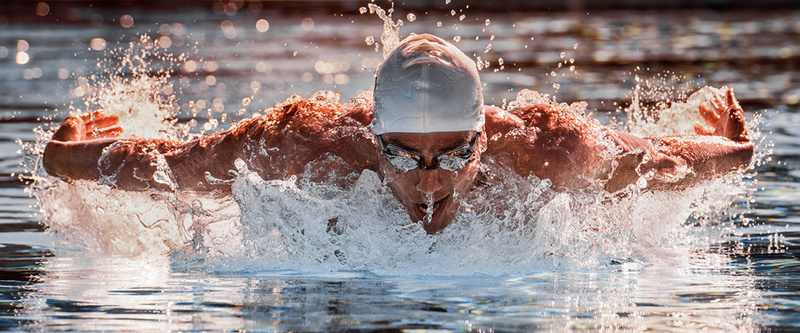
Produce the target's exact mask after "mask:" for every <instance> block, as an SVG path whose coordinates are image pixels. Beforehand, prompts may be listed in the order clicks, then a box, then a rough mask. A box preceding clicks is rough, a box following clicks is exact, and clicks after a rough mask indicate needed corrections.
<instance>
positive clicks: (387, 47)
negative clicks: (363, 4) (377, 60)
mask: <svg viewBox="0 0 800 333" xmlns="http://www.w3.org/2000/svg"><path fill="white" fill-rule="evenodd" d="M368 6H369V12H370V13H375V14H376V15H378V17H379V18H380V19H381V20H383V32H382V33H381V43H383V58H384V59H386V58H388V57H389V54H390V53H392V51H393V50H394V49H395V48H397V46H398V45H400V27H402V26H403V20H397V22H394V21H392V12H394V3H392V8H390V9H388V10H383V8H381V7H380V6H378V5H376V4H374V3H370V4H369V5H368Z"/></svg>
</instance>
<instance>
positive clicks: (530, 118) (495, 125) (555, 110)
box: [486, 104, 605, 188]
mask: <svg viewBox="0 0 800 333" xmlns="http://www.w3.org/2000/svg"><path fill="white" fill-rule="evenodd" d="M486 111H487V112H486V131H487V136H488V137H489V142H488V147H487V153H488V154H497V155H505V156H508V157H509V158H510V161H511V162H513V164H514V169H515V170H517V172H518V173H520V174H521V175H523V176H527V175H529V174H534V175H536V176H537V177H539V178H541V179H545V178H547V179H550V180H552V181H553V184H554V186H555V187H556V188H564V187H584V186H585V184H584V181H583V180H582V178H583V177H584V176H586V175H587V174H589V173H590V172H591V170H593V169H594V168H595V167H596V163H597V160H598V158H597V157H598V153H599V150H598V147H597V144H596V139H597V138H598V137H600V136H601V135H602V134H603V133H604V132H605V128H604V127H603V126H601V125H600V124H599V123H598V122H597V121H595V120H594V119H592V118H590V117H587V116H585V115H582V114H578V113H576V112H574V111H572V110H569V109H567V108H566V107H561V106H553V105H549V104H535V105H529V106H525V107H521V108H517V109H512V110H503V109H497V108H491V109H487V110H486Z"/></svg>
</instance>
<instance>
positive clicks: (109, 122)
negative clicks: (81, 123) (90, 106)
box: [86, 115, 119, 129]
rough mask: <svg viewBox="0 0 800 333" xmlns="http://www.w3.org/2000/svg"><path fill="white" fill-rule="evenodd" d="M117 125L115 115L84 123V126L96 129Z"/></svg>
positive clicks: (117, 120) (117, 121) (117, 118)
mask: <svg viewBox="0 0 800 333" xmlns="http://www.w3.org/2000/svg"><path fill="white" fill-rule="evenodd" d="M117 124H119V117H118V116H116V115H112V116H106V115H103V117H98V118H95V120H93V121H88V122H86V126H95V127H97V128H100V129H102V128H106V127H111V126H115V125H117Z"/></svg>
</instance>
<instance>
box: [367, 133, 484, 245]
mask: <svg viewBox="0 0 800 333" xmlns="http://www.w3.org/2000/svg"><path fill="white" fill-rule="evenodd" d="M475 135H477V133H476V132H475V131H464V132H440V133H387V134H384V135H382V138H383V140H384V141H385V143H387V144H393V145H395V146H398V147H400V148H403V149H404V150H406V151H408V152H411V153H415V154H417V155H419V156H420V157H422V161H421V162H422V164H423V165H425V166H432V165H434V164H435V161H434V159H435V158H436V157H437V156H439V155H440V154H442V153H446V152H449V151H452V150H453V149H455V148H458V147H460V146H464V145H466V144H468V143H469V142H471V141H472V139H473V138H474V136H475ZM483 142H485V137H483V136H482V137H481V140H480V141H479V147H480V146H482V145H483ZM480 157H481V149H476V150H475V155H473V157H472V160H471V161H470V162H469V163H467V165H466V166H465V167H464V168H463V169H461V170H459V171H457V172H453V171H448V170H445V169H442V168H436V169H433V170H422V169H420V168H416V169H414V170H411V171H408V172H406V173H403V172H401V171H399V170H397V169H395V167H394V166H392V165H391V164H390V163H389V162H388V161H387V159H385V158H383V159H380V162H379V165H380V173H381V174H382V175H383V177H384V180H385V181H386V182H387V184H388V185H389V187H390V188H391V189H392V191H393V193H394V195H395V197H397V199H398V200H399V201H400V202H401V203H402V204H403V206H404V207H405V208H406V211H408V214H409V215H410V216H411V219H412V220H415V221H420V222H422V224H423V226H424V228H425V231H427V232H428V233H435V232H438V231H441V230H442V229H444V228H445V227H446V226H447V225H448V224H450V221H452V220H453V217H454V216H455V213H456V212H457V211H458V206H459V200H458V198H459V197H463V195H465V194H466V193H467V192H468V191H469V190H470V188H471V187H472V186H473V184H474V183H475V177H476V176H477V174H478V171H479V169H480ZM431 204H432V205H433V207H432V208H431V207H429V205H431ZM426 210H428V211H430V210H432V213H431V214H430V216H426V215H427V214H428V213H426Z"/></svg>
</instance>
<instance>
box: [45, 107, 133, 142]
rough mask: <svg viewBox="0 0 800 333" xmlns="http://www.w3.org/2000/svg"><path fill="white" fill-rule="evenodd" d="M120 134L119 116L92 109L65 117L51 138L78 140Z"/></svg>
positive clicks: (63, 140) (67, 140)
mask: <svg viewBox="0 0 800 333" xmlns="http://www.w3.org/2000/svg"><path fill="white" fill-rule="evenodd" d="M120 134H122V127H121V126H119V117H117V116H114V115H111V116H109V115H106V114H105V113H104V112H103V111H92V112H87V113H82V114H79V115H74V116H69V117H67V119H65V120H64V122H63V123H61V126H60V127H59V128H58V129H57V130H56V132H55V133H53V140H54V141H62V142H78V141H86V140H93V139H102V138H113V137H117V136H119V135H120Z"/></svg>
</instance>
